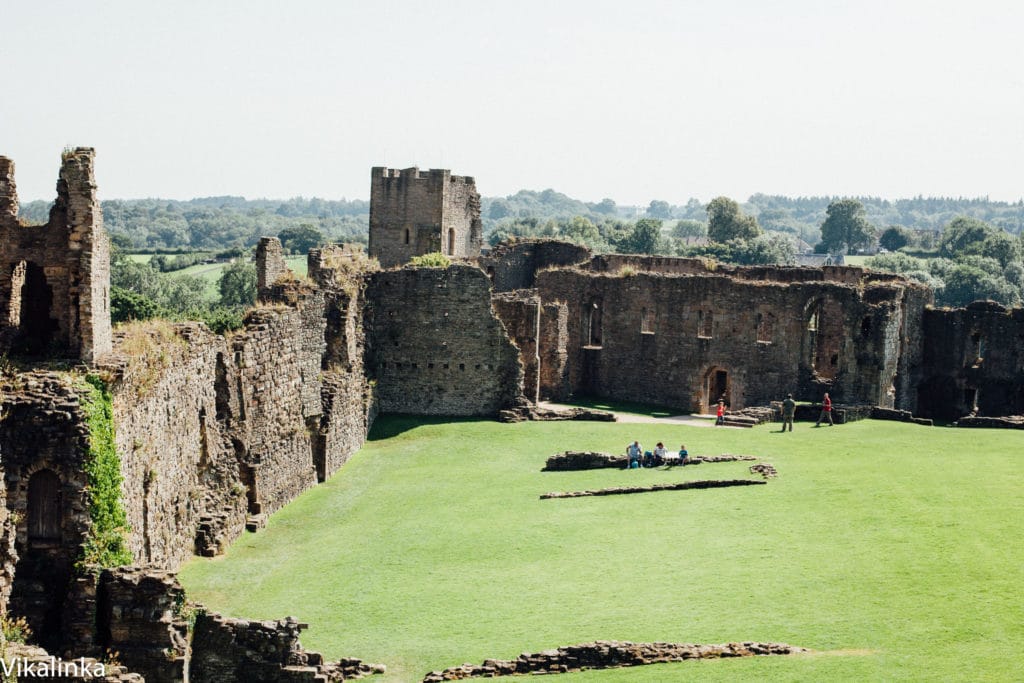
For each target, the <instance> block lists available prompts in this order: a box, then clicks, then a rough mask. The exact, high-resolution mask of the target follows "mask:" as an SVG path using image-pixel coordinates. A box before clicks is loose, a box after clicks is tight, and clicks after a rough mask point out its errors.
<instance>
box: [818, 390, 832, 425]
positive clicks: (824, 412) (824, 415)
mask: <svg viewBox="0 0 1024 683" xmlns="http://www.w3.org/2000/svg"><path fill="white" fill-rule="evenodd" d="M822 420H828V424H829V426H830V427H835V426H836V423H835V422H833V421H832V399H830V398H829V397H828V392H827V391H826V392H825V398H823V399H822V401H821V415H819V416H818V421H817V422H815V423H814V426H815V427H820V426H821V421H822Z"/></svg>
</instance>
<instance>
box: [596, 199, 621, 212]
mask: <svg viewBox="0 0 1024 683" xmlns="http://www.w3.org/2000/svg"><path fill="white" fill-rule="evenodd" d="M594 211H596V212H597V213H600V214H604V215H605V216H614V215H615V214H616V213H618V207H617V206H615V200H614V199H608V198H607V197H605V198H604V199H602V200H601V201H600V202H598V204H597V205H596V206H595V207H594Z"/></svg>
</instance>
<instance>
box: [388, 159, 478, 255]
mask: <svg viewBox="0 0 1024 683" xmlns="http://www.w3.org/2000/svg"><path fill="white" fill-rule="evenodd" d="M482 243H483V224H482V223H481V222H480V195H479V194H478V193H477V191H476V182H475V181H474V180H473V178H471V177H468V176H456V175H452V174H451V171H448V170H442V169H430V170H429V171H420V170H419V169H418V168H406V169H403V170H398V169H391V168H383V167H374V168H373V170H372V171H371V173H370V244H369V254H370V256H371V257H373V258H376V259H378V260H379V261H380V264H381V265H382V266H384V267H385V268H388V267H391V266H395V265H400V264H402V263H405V262H407V261H408V260H409V259H411V258H412V257H413V256H417V255H420V254H428V253H431V252H441V253H442V254H446V255H447V256H450V257H452V258H457V259H472V258H476V257H478V256H480V247H481V245H482Z"/></svg>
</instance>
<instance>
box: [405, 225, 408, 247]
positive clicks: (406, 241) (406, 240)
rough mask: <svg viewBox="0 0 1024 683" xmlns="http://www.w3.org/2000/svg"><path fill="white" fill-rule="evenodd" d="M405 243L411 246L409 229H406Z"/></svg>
mask: <svg viewBox="0 0 1024 683" xmlns="http://www.w3.org/2000/svg"><path fill="white" fill-rule="evenodd" d="M405 243H406V244H409V228H406V229H405Z"/></svg>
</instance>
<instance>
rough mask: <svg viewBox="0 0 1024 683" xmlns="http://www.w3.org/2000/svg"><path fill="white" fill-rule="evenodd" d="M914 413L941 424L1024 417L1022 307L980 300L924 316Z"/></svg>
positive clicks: (932, 311)
mask: <svg viewBox="0 0 1024 683" xmlns="http://www.w3.org/2000/svg"><path fill="white" fill-rule="evenodd" d="M921 337H922V339H923V351H922V360H921V365H920V369H919V374H918V382H917V388H918V393H917V406H916V411H915V412H916V413H917V414H920V415H922V416H924V417H931V418H935V419H938V420H956V419H958V418H960V417H962V416H965V415H970V414H972V413H973V414H975V415H979V416H988V417H992V416H1002V415H1022V414H1024V309H1020V308H1015V309H1006V308H1004V307H1002V306H1000V305H999V304H997V303H994V302H991V301H989V302H985V301H976V302H974V303H972V304H970V305H969V306H967V308H958V309H952V310H951V309H929V310H926V311H925V313H924V316H923V333H922V335H921Z"/></svg>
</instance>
